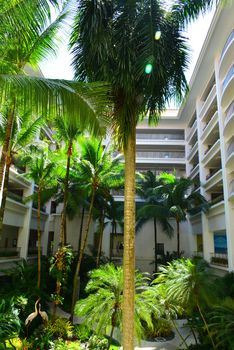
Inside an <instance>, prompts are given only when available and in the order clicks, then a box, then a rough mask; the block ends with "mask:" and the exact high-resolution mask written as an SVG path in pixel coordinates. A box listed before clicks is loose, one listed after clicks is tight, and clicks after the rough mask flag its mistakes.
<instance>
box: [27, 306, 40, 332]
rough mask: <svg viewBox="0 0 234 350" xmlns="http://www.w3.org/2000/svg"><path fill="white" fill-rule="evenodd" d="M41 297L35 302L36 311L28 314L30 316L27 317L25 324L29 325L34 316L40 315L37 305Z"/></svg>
mask: <svg viewBox="0 0 234 350" xmlns="http://www.w3.org/2000/svg"><path fill="white" fill-rule="evenodd" d="M39 301H40V299H37V301H36V302H35V311H34V312H32V313H31V314H30V315H28V317H27V318H26V320H25V326H27V327H28V326H29V325H30V323H31V322H32V321H33V320H34V318H36V317H37V315H38V308H37V305H38V303H39Z"/></svg>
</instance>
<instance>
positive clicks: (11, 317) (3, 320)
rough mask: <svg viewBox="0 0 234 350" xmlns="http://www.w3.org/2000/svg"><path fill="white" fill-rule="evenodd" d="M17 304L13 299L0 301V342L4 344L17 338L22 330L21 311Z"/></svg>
mask: <svg viewBox="0 0 234 350" xmlns="http://www.w3.org/2000/svg"><path fill="white" fill-rule="evenodd" d="M15 303H16V302H15V300H14V299H13V298H12V299H9V300H5V299H3V300H1V301H0V342H1V343H3V344H5V342H6V340H9V339H12V338H15V337H17V336H18V335H19V332H20V329H21V322H20V319H19V310H18V309H17V308H16V306H15Z"/></svg>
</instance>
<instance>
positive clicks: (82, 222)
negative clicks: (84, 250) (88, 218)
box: [78, 207, 85, 252]
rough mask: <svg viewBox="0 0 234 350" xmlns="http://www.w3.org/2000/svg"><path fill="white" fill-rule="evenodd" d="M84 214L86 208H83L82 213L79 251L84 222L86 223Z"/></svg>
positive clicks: (79, 243)
mask: <svg viewBox="0 0 234 350" xmlns="http://www.w3.org/2000/svg"><path fill="white" fill-rule="evenodd" d="M84 214H85V208H84V207H83V208H82V213H81V222H80V235H79V242H78V252H79V251H80V247H81V242H82V233H83V224H84Z"/></svg>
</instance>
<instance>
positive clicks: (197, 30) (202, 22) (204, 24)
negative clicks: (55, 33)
mask: <svg viewBox="0 0 234 350" xmlns="http://www.w3.org/2000/svg"><path fill="white" fill-rule="evenodd" d="M213 13H214V11H212V12H210V13H207V14H206V15H205V16H200V18H199V19H198V20H197V21H196V22H194V23H192V24H191V25H189V27H188V29H187V31H186V33H185V35H186V36H187V37H188V43H189V46H190V49H191V55H190V65H189V69H188V71H187V72H186V78H187V80H188V81H189V79H190V78H191V75H192V72H193V69H194V67H195V64H196V61H197V59H198V56H199V53H200V50H201V48H202V44H203V42H204V40H205V37H206V34H207V31H208V29H209V26H210V22H211V20H212V17H213ZM67 45H68V39H67V38H66V37H64V40H63V42H62V43H61V45H59V48H58V53H57V57H55V58H54V57H53V58H50V59H47V60H44V61H43V62H42V63H41V64H40V68H41V70H42V72H43V74H44V76H45V77H46V78H52V79H68V80H70V79H72V78H73V71H72V68H71V60H72V58H71V56H70V55H69V52H68V49H67Z"/></svg>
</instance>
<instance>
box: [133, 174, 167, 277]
mask: <svg viewBox="0 0 234 350" xmlns="http://www.w3.org/2000/svg"><path fill="white" fill-rule="evenodd" d="M159 184H160V183H159V181H158V179H157V177H156V176H155V175H154V174H153V172H152V171H147V173H146V174H145V176H144V177H143V178H142V180H141V181H140V182H139V183H138V188H137V192H138V193H139V195H140V196H141V197H142V198H143V199H144V200H145V202H144V204H142V205H141V206H138V210H137V227H136V229H137V230H139V228H141V227H142V225H144V223H145V222H146V221H148V220H151V219H153V222H154V264H155V265H154V266H155V268H154V269H155V272H157V270H158V261H157V260H158V254H157V249H158V248H157V243H158V237H157V236H158V232H157V221H158V222H159V223H160V225H161V226H162V228H163V231H164V232H165V233H166V234H167V235H168V236H169V237H171V236H172V234H173V228H172V226H171V225H170V223H169V217H170V215H169V210H168V208H167V207H166V203H165V200H164V198H163V196H161V195H157V194H155V193H154V190H155V188H157V186H159Z"/></svg>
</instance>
